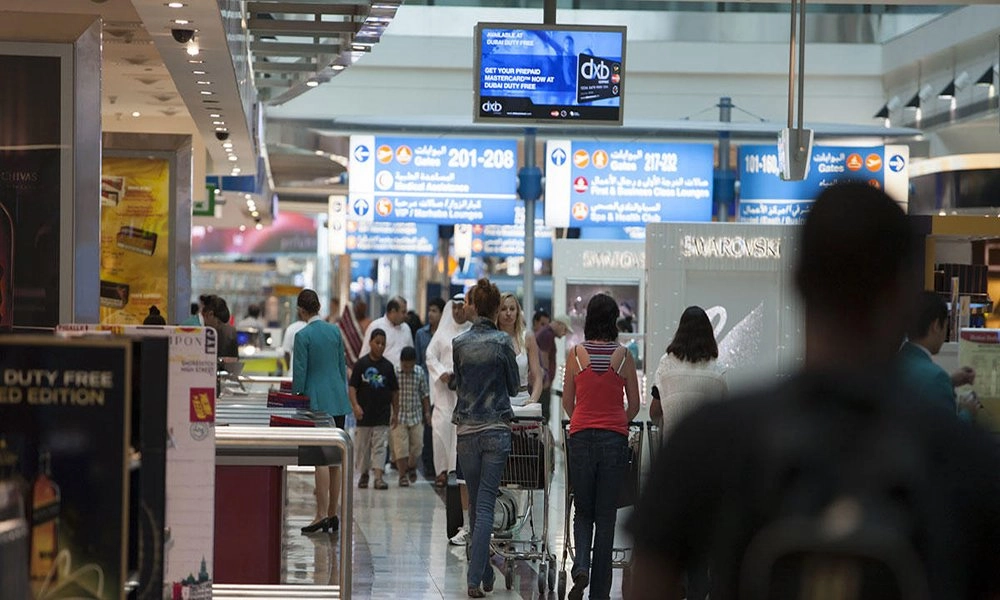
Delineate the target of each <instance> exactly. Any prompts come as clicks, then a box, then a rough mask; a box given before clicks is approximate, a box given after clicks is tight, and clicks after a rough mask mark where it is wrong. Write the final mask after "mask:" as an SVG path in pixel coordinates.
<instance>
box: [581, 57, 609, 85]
mask: <svg viewBox="0 0 1000 600" xmlns="http://www.w3.org/2000/svg"><path fill="white" fill-rule="evenodd" d="M580 77H583V78H584V79H591V80H593V79H597V80H599V81H603V80H605V79H610V78H611V67H609V66H608V63H606V62H600V63H599V62H597V61H595V60H594V59H593V58H591V59H590V60H588V61H587V62H585V63H583V64H581V65H580Z"/></svg>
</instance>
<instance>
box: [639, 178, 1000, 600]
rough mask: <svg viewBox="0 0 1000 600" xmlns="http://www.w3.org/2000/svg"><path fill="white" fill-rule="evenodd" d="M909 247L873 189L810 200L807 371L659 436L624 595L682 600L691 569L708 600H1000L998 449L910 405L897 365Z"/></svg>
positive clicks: (914, 251)
mask: <svg viewBox="0 0 1000 600" xmlns="http://www.w3.org/2000/svg"><path fill="white" fill-rule="evenodd" d="M920 248H921V245H920V244H919V242H918V240H917V238H916V236H915V235H914V233H913V231H912V230H911V227H910V225H909V222H908V221H907V218H906V216H905V215H904V214H903V212H902V210H900V208H899V207H898V206H897V205H896V204H895V202H893V201H892V200H891V199H890V198H889V197H888V196H886V195H885V194H884V193H882V192H881V191H879V190H877V189H875V188H873V187H870V186H868V185H866V184H862V183H848V184H839V185H836V186H833V187H830V188H827V189H826V190H825V191H824V192H823V193H822V194H821V195H820V197H819V198H818V199H817V201H816V203H815V204H814V205H813V206H812V208H811V211H810V214H809V216H808V218H807V220H806V223H805V225H804V226H803V228H802V234H801V242H800V254H799V264H798V265H797V267H796V271H795V281H796V285H797V288H798V291H799V292H800V294H801V296H802V298H803V301H804V304H805V315H806V344H805V349H806V350H805V362H804V366H803V369H802V371H801V372H800V373H798V374H797V375H795V376H793V377H791V378H789V379H788V380H786V381H783V382H782V383H780V384H778V385H776V386H773V387H772V388H770V389H767V390H764V391H761V392H758V393H753V394H750V395H744V396H742V397H735V398H733V399H732V400H731V401H728V402H725V403H715V404H711V405H708V406H705V407H703V408H702V409H699V410H698V411H696V412H694V413H693V414H692V415H690V416H689V417H688V418H686V419H685V420H683V421H682V422H681V423H680V424H679V425H678V426H677V427H676V428H675V429H674V430H673V432H672V434H671V435H670V436H669V438H668V439H667V440H666V443H665V446H664V447H663V449H662V450H661V452H660V454H659V459H658V462H657V463H655V464H654V465H653V466H652V469H651V473H650V477H649V482H648V485H647V486H646V487H645V489H644V491H643V494H642V498H641V499H640V501H639V502H638V504H637V506H636V510H635V512H634V513H633V515H632V518H631V519H630V521H629V529H630V531H631V534H632V536H633V537H634V554H633V563H632V568H633V573H634V578H633V581H632V586H631V587H632V590H633V592H634V594H633V596H634V597H637V598H681V597H683V595H682V585H683V581H684V575H685V573H686V572H687V570H688V569H689V568H690V569H696V568H698V567H700V566H705V565H707V567H708V569H709V572H710V574H711V584H710V586H711V590H710V597H711V598H712V600H726V599H730V598H740V599H747V598H750V599H752V598H765V597H766V598H837V599H840V598H845V599H847V598H910V599H912V598H989V597H993V596H994V595H995V594H997V593H998V592H1000V461H998V459H997V451H996V448H995V444H994V443H993V442H992V441H991V440H990V438H989V437H988V436H987V435H986V434H985V433H984V432H982V431H980V430H978V429H976V428H974V427H970V426H969V425H966V424H963V423H961V422H959V421H958V420H957V419H942V418H941V413H940V411H939V410H937V409H936V408H934V407H932V406H930V405H929V404H928V403H927V402H925V401H923V400H922V399H921V398H917V397H914V395H913V393H912V392H909V391H907V390H909V389H910V388H909V387H908V386H906V385H904V384H903V382H902V380H901V378H900V377H899V370H898V367H897V365H896V362H895V361H896V357H897V350H898V348H899V346H900V343H901V341H902V339H903V334H904V332H905V330H906V326H907V325H908V323H909V322H910V318H911V316H912V311H911V309H912V306H911V305H912V303H913V302H912V301H913V298H915V297H916V294H915V292H916V290H917V289H918V287H919V286H918V282H919V278H918V276H917V275H918V269H917V267H918V265H919V262H918V261H919V257H918V255H919V249H920ZM699 600H703V599H699Z"/></svg>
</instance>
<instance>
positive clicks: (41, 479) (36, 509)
mask: <svg viewBox="0 0 1000 600" xmlns="http://www.w3.org/2000/svg"><path fill="white" fill-rule="evenodd" d="M59 499H60V495H59V486H58V485H56V484H55V483H54V482H53V481H52V456H51V455H50V454H49V453H48V452H47V451H43V452H41V453H40V455H39V458H38V476H37V477H35V484H34V486H32V528H31V587H32V590H33V591H34V592H35V594H36V595H37V594H38V591H39V590H40V589H41V587H42V585H43V584H44V583H45V578H46V577H48V576H49V574H50V573H51V572H52V567H53V565H54V564H55V560H56V555H57V554H59V508H60V501H59Z"/></svg>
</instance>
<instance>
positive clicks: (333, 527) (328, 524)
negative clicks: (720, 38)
mask: <svg viewBox="0 0 1000 600" xmlns="http://www.w3.org/2000/svg"><path fill="white" fill-rule="evenodd" d="M338 529H340V519H339V518H338V517H336V516H333V517H327V518H325V519H320V520H319V521H316V522H315V523H310V524H309V525H306V526H305V527H303V528H302V533H316V532H317V531H320V530H323V531H324V532H326V531H337V530H338Z"/></svg>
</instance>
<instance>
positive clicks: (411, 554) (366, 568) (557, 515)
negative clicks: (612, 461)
mask: <svg viewBox="0 0 1000 600" xmlns="http://www.w3.org/2000/svg"><path fill="white" fill-rule="evenodd" d="M560 439H561V436H558V435H557V436H556V440H560ZM555 457H556V458H555V469H554V473H553V476H552V480H551V489H550V492H549V501H550V502H549V503H550V506H549V520H548V526H549V531H548V541H549V552H551V554H552V555H554V556H555V559H556V562H555V564H556V566H557V568H559V569H561V568H562V567H563V565H564V558H563V550H564V544H563V540H564V528H565V520H564V518H563V515H564V512H565V489H566V488H565V481H566V477H565V461H564V460H563V451H562V449H561V447H558V442H557V449H556V452H555ZM388 475H389V476H388V477H387V478H386V481H387V482H388V483H389V489H388V490H374V489H371V488H369V489H357V484H356V481H357V477H355V484H354V485H353V486H352V488H351V490H350V491H351V493H353V494H354V530H353V531H354V550H353V557H352V562H353V570H352V578H353V585H352V589H351V595H350V597H351V598H358V599H369V598H371V599H378V600H382V599H392V600H402V599H411V598H412V599H418V598H434V599H437V598H456V599H457V598H465V597H467V593H466V583H465V574H466V559H465V548H464V547H459V546H451V545H449V544H448V540H447V537H446V521H445V519H446V515H445V503H444V494H443V492H442V491H440V490H437V489H436V488H434V486H433V484H432V483H431V481H429V480H427V479H425V478H424V477H422V476H421V477H420V478H419V479H418V480H417V483H416V484H414V485H412V486H411V487H407V488H401V487H399V485H398V484H397V476H396V473H395V472H394V471H393V472H390V473H389V474H388ZM526 493H527V492H520V493H518V494H517V496H518V497H519V506H520V507H521V508H520V509H519V510H521V512H524V508H523V506H524V495H525V494H526ZM532 493H533V494H534V501H535V509H534V510H533V511H532V515H531V516H532V517H533V520H534V525H535V530H536V532H537V534H538V537H539V539H540V537H541V533H542V526H543V522H544V520H543V519H542V515H543V513H544V510H543V508H542V504H543V499H544V495H543V492H541V491H537V492H532ZM312 494H313V477H312V474H311V473H310V472H309V471H308V470H307V468H301V469H291V470H290V471H289V473H288V476H287V498H288V504H287V507H286V529H285V536H284V540H283V544H284V549H285V550H284V554H283V556H284V559H285V560H284V582H285V583H301V584H304V585H310V584H312V585H330V584H337V583H338V582H339V578H340V573H339V565H340V563H339V556H338V555H339V548H340V544H339V542H340V540H339V534H336V533H326V534H313V535H302V534H301V533H300V532H299V529H300V528H301V527H302V526H304V525H306V524H308V523H309V522H310V521H311V519H312V514H313V508H312V507H313V506H314V504H313V502H314V500H313V495H312ZM627 510H628V509H627V508H626V509H622V510H620V511H619V514H618V521H619V530H621V523H623V522H624V520H625V519H626V518H627V512H626V511H627ZM529 532H530V530H529V528H528V524H525V526H524V528H522V529H521V530H520V532H519V533H518V534H517V536H516V538H517V539H526V538H528V537H529V535H528V534H529ZM617 537H618V539H617V540H616V547H619V548H627V546H628V541H627V539H626V538H625V537H624V535H623V534H622V532H621V531H619V534H618V536H617ZM519 546H520V548H521V549H528V550H530V547H529V545H527V544H519ZM615 558H616V560H618V559H620V560H622V561H624V559H626V558H627V553H626V552H616V556H615ZM492 563H493V565H494V568H495V569H496V576H497V578H496V588H495V590H494V592H493V593H492V594H487V597H495V598H558V597H559V594H558V591H559V590H558V588H559V586H558V585H556V586H555V587H556V589H555V591H553V592H548V591H547V589H546V592H545V593H544V594H539V591H538V588H539V584H540V583H542V587H543V588H548V585H547V584H548V578H546V579H544V580H541V581H540V578H539V575H538V571H539V565H538V563H537V562H533V561H522V560H513V561H511V563H510V566H511V567H512V569H511V575H512V577H511V589H509V590H508V589H505V588H506V586H505V575H506V565H505V562H504V560H503V558H502V557H501V556H497V555H494V556H493V557H492ZM565 566H566V572H567V577H568V570H569V568H570V567H571V566H572V559H571V558H570V559H568V560H567V561H566V562H565ZM622 572H623V571H622V570H621V569H615V582H614V585H613V587H612V598H621V597H622V591H621V579H622V577H621V576H622ZM552 580H553V581H554V582H555V581H557V578H555V577H553V578H552Z"/></svg>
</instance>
